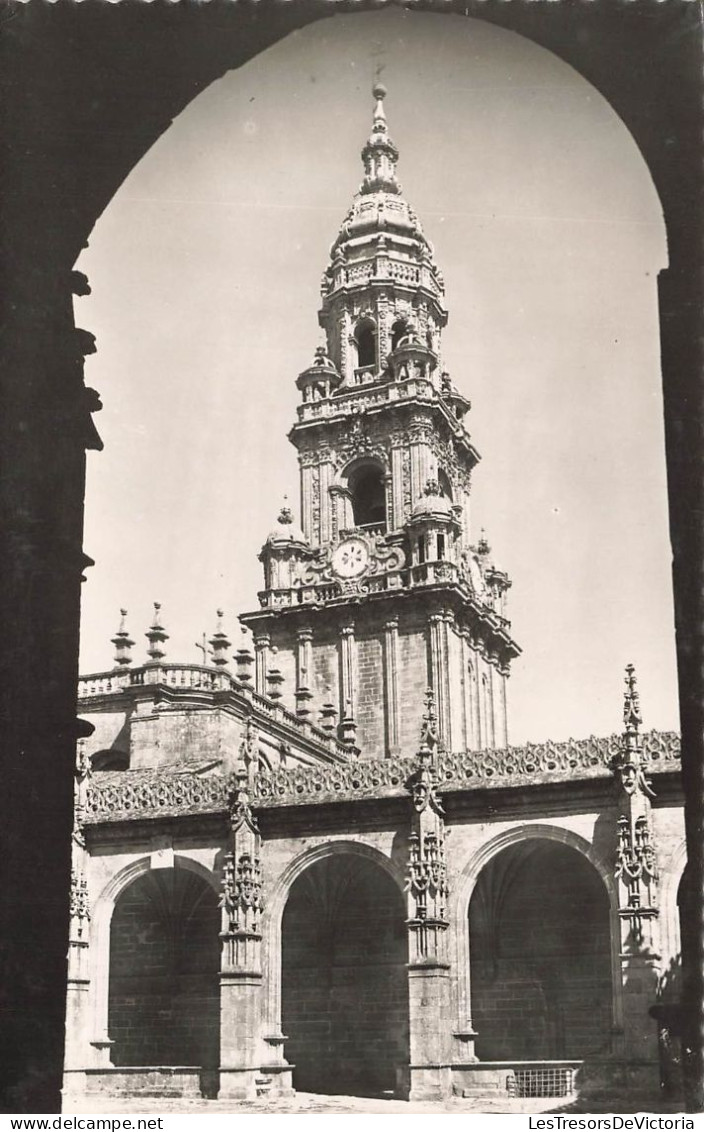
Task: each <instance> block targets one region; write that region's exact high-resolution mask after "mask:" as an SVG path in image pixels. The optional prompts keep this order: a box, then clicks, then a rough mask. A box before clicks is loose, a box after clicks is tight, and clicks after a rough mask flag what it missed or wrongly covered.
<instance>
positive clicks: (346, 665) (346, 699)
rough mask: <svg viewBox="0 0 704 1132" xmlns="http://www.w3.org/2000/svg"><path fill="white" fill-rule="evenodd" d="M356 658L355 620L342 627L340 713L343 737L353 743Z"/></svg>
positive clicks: (354, 735)
mask: <svg viewBox="0 0 704 1132" xmlns="http://www.w3.org/2000/svg"><path fill="white" fill-rule="evenodd" d="M356 659H357V649H356V642H355V637H354V621H348V622H347V623H346V624H344V625H342V626H341V627H340V698H341V701H342V702H341V704H340V713H341V727H342V738H343V740H345V742H351V743H353V742H354V740H355V737H356V734H357V722H356V699H357V689H356V668H357V665H356Z"/></svg>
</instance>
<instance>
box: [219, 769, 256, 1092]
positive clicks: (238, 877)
mask: <svg viewBox="0 0 704 1132" xmlns="http://www.w3.org/2000/svg"><path fill="white" fill-rule="evenodd" d="M230 825H231V847H230V852H229V853H228V854H227V856H226V857H225V864H224V869H223V878H222V896H221V898H220V905H221V908H222V930H221V932H220V939H221V943H222V951H221V962H220V1093H219V1096H220V1097H221V1098H223V1097H231V1098H237V1099H241V1100H253V1099H254V1098H255V1097H256V1078H257V1076H258V1074H259V1072H260V1070H261V1063H262V1042H261V1037H260V1019H261V1003H262V959H261V945H262V935H261V927H260V924H261V914H262V907H263V904H262V894H261V867H260V849H261V839H260V835H259V827H258V825H257V822H256V819H255V817H254V815H253V814H252V809H251V805H250V799H249V791H248V787H247V776H246V775H245V774H243V773H238V775H237V776H236V778H235V783H234V790H233V794H232V798H231V802H230Z"/></svg>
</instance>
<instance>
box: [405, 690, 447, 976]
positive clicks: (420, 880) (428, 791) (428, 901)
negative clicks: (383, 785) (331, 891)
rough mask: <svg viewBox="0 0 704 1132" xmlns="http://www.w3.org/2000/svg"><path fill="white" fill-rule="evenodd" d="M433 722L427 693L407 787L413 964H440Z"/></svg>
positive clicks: (441, 865)
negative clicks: (413, 765) (414, 765)
mask: <svg viewBox="0 0 704 1132" xmlns="http://www.w3.org/2000/svg"><path fill="white" fill-rule="evenodd" d="M437 762H438V721H437V717H436V715H435V702H434V696H433V692H432V689H430V688H429V689H428V691H427V693H426V696H425V713H424V715H423V722H422V724H421V733H420V748H419V751H418V755H417V758H416V770H415V771H414V773H413V774H412V775H411V778H410V780H409V782H408V783H407V788H408V789H409V790H410V793H411V797H412V800H413V809H412V816H411V833H410V836H409V840H408V867H407V883H406V888H407V892H408V928H409V932H410V944H411V948H410V950H411V954H410V961H411V963H412V964H413V963H414V962H415V963H422V964H423V965H424V966H427V965H428V964H429V963H434V964H436V965H445V964H444V947H445V934H446V931H447V927H448V921H447V919H446V915H445V907H446V903H447V896H448V889H447V868H446V864H445V824H444V821H443V810H442V805H441V804H440V799H439V798H438V796H437V785H438V770H437Z"/></svg>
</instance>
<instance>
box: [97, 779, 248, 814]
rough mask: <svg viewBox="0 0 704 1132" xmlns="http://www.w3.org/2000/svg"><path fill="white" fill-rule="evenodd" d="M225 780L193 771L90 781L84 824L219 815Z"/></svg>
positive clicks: (226, 789) (223, 802)
mask: <svg viewBox="0 0 704 1132" xmlns="http://www.w3.org/2000/svg"><path fill="white" fill-rule="evenodd" d="M228 792H229V782H228V779H227V778H225V777H224V776H223V775H212V776H208V777H204V776H203V775H201V774H196V773H194V772H193V771H190V772H189V771H185V772H182V773H176V774H174V772H173V771H170V772H162V773H161V774H160V773H154V772H151V773H149V772H145V773H143V774H140V773H139V772H130V771H122V772H118V773H115V774H107V773H106V774H101V775H100V780H99V781H98V780H97V779H96V778H93V780H92V781H91V785H90V788H89V790H88V795H87V799H86V807H85V817H86V822H87V823H90V822H100V821H134V820H136V819H139V818H145V817H151V818H153V817H155V816H157V815H164V816H174V817H176V816H178V815H181V814H202V813H222V812H224V811H225V810H226V809H227V800H228Z"/></svg>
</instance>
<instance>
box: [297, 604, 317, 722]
mask: <svg viewBox="0 0 704 1132" xmlns="http://www.w3.org/2000/svg"><path fill="white" fill-rule="evenodd" d="M312 642H313V630H312V629H311V628H310V626H304V627H302V628H300V629H298V630H297V632H296V714H297V715H299V716H300V717H301V718H303V719H308V718H309V717H310V714H311V708H310V701H311V700H312V698H313V692H312V691H311V683H312V678H313V644H312Z"/></svg>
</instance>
